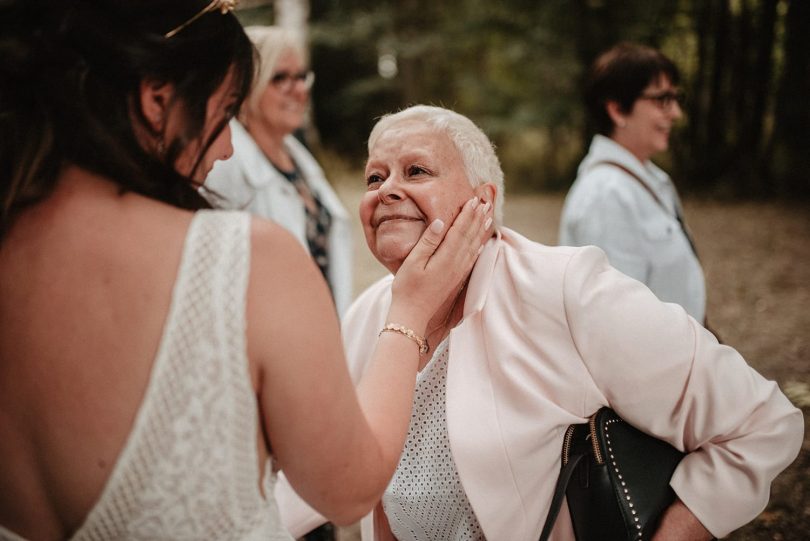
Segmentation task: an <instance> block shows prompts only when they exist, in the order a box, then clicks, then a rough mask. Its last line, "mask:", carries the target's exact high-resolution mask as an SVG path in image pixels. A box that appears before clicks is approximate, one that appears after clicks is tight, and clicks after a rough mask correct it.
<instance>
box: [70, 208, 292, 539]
mask: <svg viewBox="0 0 810 541" xmlns="http://www.w3.org/2000/svg"><path fill="white" fill-rule="evenodd" d="M249 257H250V217H249V215H248V214H246V213H241V212H224V211H200V212H198V213H197V215H196V216H195V217H194V219H193V220H192V223H191V226H190V228H189V232H188V235H187V238H186V243H185V247H184V251H183V256H182V261H181V264H180V270H179V272H178V277H177V280H176V282H175V285H174V291H173V296H172V303H171V308H170V310H169V314H168V317H167V320H166V323H165V327H164V331H163V337H162V340H161V344H160V347H159V350H158V354H157V357H156V359H155V362H154V366H153V367H152V373H151V376H150V381H149V384H148V386H147V389H146V393H145V396H144V399H143V402H142V404H141V407H140V409H139V411H138V414H137V417H136V420H135V424H134V427H133V430H132V432H131V433H130V435H129V438H128V440H127V443H126V444H125V446H124V450H123V451H122V453H121V456H120V457H119V458H118V460H117V462H116V465H115V468H114V470H113V473H112V474H111V476H110V479H109V480H108V482H107V485H106V486H105V488H104V491H103V492H102V495H101V497H100V499H99V502H98V503H97V504H96V506H95V507H94V508H93V510H92V511H91V512H90V514H89V515H88V517H87V519H86V521H85V523H84V524H83V526H82V527H81V528H80V529H79V531H77V532H76V534H75V535H74V536H73V537H72V539H74V540H81V541H85V540H109V539H128V540H130V539H131V540H140V539H143V540H146V539H149V540H161V539H173V540H178V539H188V540H191V539H195V540H196V539H234V540H237V539H238V540H246V539H263V540H275V539H279V540H280V539H284V540H291V537H290V536H289V535H288V534H287V533H286V532H285V531H284V530H283V527H282V526H281V521H280V520H279V518H278V510H277V508H276V504H275V500H274V499H273V488H272V487H273V484H274V482H275V476H274V474H272V472H271V471H270V465H269V464H268V465H267V467H268V472H267V475H266V476H265V479H264V485H263V487H264V494H265V495H266V496H262V494H261V492H260V490H259V475H260V473H259V467H258V455H257V441H256V434H257V428H256V427H257V423H258V413H257V409H258V406H257V403H256V398H255V395H254V392H253V389H252V385H251V380H250V374H249V372H248V361H247V354H246V342H245V328H246V323H245V296H246V290H247V280H248V272H249V266H250V261H249Z"/></svg>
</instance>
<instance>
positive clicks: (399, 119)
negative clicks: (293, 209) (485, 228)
mask: <svg viewBox="0 0 810 541" xmlns="http://www.w3.org/2000/svg"><path fill="white" fill-rule="evenodd" d="M403 122H421V123H424V124H425V125H427V126H429V127H431V128H433V129H434V130H436V131H438V132H441V133H445V134H447V136H448V137H449V138H450V140H451V141H452V142H453V145H454V146H455V147H456V149H457V150H458V152H459V154H460V155H461V160H462V162H463V163H464V172H465V173H466V175H467V180H468V181H469V183H470V185H471V186H472V187H473V188H475V187H476V186H480V185H482V184H485V183H487V182H491V183H493V184H494V185H495V186H496V187H497V192H498V193H497V194H495V201H493V205H494V207H495V223H496V224H498V225H501V224H502V223H503V199H504V181H503V170H502V169H501V163H500V161H499V160H498V155H497V154H495V146H494V145H493V144H492V142H491V141H490V140H489V138H488V137H487V136H486V134H484V132H483V131H481V129H480V128H479V127H478V126H476V125H475V124H474V123H473V121H472V120H470V119H469V118H467V117H466V116H464V115H461V114H459V113H456V112H455V111H451V110H449V109H445V108H443V107H435V106H432V105H414V106H412V107H408V108H407V109H403V110H402V111H399V112H397V113H392V114H390V115H385V116H383V117H382V118H380V120H379V121H378V122H377V123H376V124H375V125H374V128H372V130H371V134H370V135H369V137H368V150H369V152H371V149H372V147H373V146H374V145H375V143H376V142H377V140H378V139H379V138H380V136H381V135H382V134H383V133H385V132H386V131H387V130H389V129H391V128H392V127H394V126H395V125H397V124H400V123H403Z"/></svg>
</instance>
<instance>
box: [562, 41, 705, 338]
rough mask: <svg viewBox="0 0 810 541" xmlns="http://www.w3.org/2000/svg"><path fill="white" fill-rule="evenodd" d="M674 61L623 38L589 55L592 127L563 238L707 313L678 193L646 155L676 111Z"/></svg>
mask: <svg viewBox="0 0 810 541" xmlns="http://www.w3.org/2000/svg"><path fill="white" fill-rule="evenodd" d="M679 79H680V76H679V73H678V69H677V68H676V66H675V65H674V64H673V63H672V61H670V60H669V59H668V58H667V57H665V56H664V55H663V54H661V53H660V52H659V51H656V50H655V49H652V48H649V47H644V46H641V45H635V44H628V43H624V44H620V45H617V46H616V47H614V48H612V49H610V50H609V51H607V52H605V53H603V54H602V55H601V56H599V58H597V59H596V61H595V62H594V64H593V66H592V67H591V71H590V74H589V77H588V81H587V84H586V89H585V100H586V104H587V106H588V113H589V115H590V118H591V120H592V122H593V124H594V125H595V128H596V131H597V134H596V135H595V136H594V138H593V141H592V142H591V147H590V150H589V151H588V155H587V156H585V159H583V160H582V163H581V164H580V166H579V171H578V174H577V179H576V181H575V182H574V184H573V186H571V190H570V191H569V193H568V196H567V197H566V199H565V206H564V207H563V213H562V220H561V223H560V239H559V240H560V244H561V245H567V246H585V245H588V244H592V245H595V246H599V247H600V248H602V249H603V250H604V251H605V253H606V254H607V256H608V258H609V259H610V263H611V265H613V266H614V267H616V268H617V269H619V270H620V271H622V272H623V273H625V274H627V275H629V276H631V277H633V278H635V279H637V280H639V281H641V282H643V283H644V284H646V285H647V287H649V288H650V289H651V290H652V291H653V292H654V293H655V294H656V295H657V296H658V298H659V299H661V300H663V301H666V302H674V303H677V304H680V305H681V306H683V307H684V309H685V310H686V311H687V312H688V313H689V315H691V316H692V317H694V318H695V319H697V320H698V321H702V322H705V316H706V286H705V283H704V278H703V270H702V268H701V266H700V262H699V261H698V258H697V255H696V253H695V249H694V245H693V243H692V239H691V237H690V235H689V233H688V231H687V229H686V227H685V226H684V224H683V218H682V215H683V211H682V209H681V202H680V199H679V198H678V193H677V191H676V190H675V186H674V184H673V183H672V180H670V178H669V176H668V175H667V174H666V173H665V172H664V171H662V170H661V169H660V168H659V167H657V166H656V165H655V164H654V163H652V162H651V161H650V158H651V157H652V156H653V155H655V154H657V153H659V152H663V151H665V150H667V148H668V146H669V135H670V130H671V129H672V126H673V124H674V123H675V122H676V121H677V120H678V119H680V118H681V116H682V111H681V106H680V103H681V98H682V94H681V92H680V90H679V89H678V82H679Z"/></svg>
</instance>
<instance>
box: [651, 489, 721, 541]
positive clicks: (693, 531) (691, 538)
mask: <svg viewBox="0 0 810 541" xmlns="http://www.w3.org/2000/svg"><path fill="white" fill-rule="evenodd" d="M711 539H714V536H713V535H712V534H711V533H710V532H709V530H707V529H706V528H705V527H704V526H703V524H701V523H700V521H699V520H698V518H697V517H696V516H695V515H694V514H693V513H692V511H690V510H689V508H688V507H686V505H684V503H683V502H682V501H681V500H680V499H678V500H675V502H674V503H673V504H672V505H670V506H669V507H668V508H667V510H666V511H664V515H663V516H662V517H661V524H660V525H659V526H658V530H657V531H656V532H655V535H654V536H653V538H652V541H709V540H711Z"/></svg>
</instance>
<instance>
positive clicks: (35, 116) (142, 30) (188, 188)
mask: <svg viewBox="0 0 810 541" xmlns="http://www.w3.org/2000/svg"><path fill="white" fill-rule="evenodd" d="M209 3H210V0H171V1H169V2H167V1H165V0H73V1H71V2H50V1H47V0H5V1H3V2H2V3H0V205H2V206H0V239H2V238H3V236H4V234H5V233H6V232H7V230H8V228H9V227H10V226H11V223H12V221H13V219H14V217H15V216H16V215H17V214H18V213H19V212H20V211H21V210H22V209H24V208H25V207H27V206H30V205H32V204H34V203H36V202H38V201H40V200H42V199H44V198H45V197H47V196H48V195H49V194H50V193H51V191H52V190H53V187H54V185H55V183H56V180H57V178H58V176H59V172H60V170H61V169H62V168H63V167H64V166H65V165H69V164H75V165H78V166H80V167H83V168H85V169H87V170H89V171H92V172H94V173H97V174H100V175H103V176H106V177H108V178H110V179H111V180H112V181H113V182H115V183H117V184H118V185H119V186H120V187H121V189H122V190H123V191H132V192H136V193H140V194H142V195H145V196H147V197H151V198H153V199H157V200H160V201H164V202H166V203H169V204H172V205H175V206H178V207H182V208H190V209H193V208H203V207H205V206H207V204H206V202H205V200H204V199H203V198H202V197H201V196H200V194H199V193H198V190H197V188H198V186H197V185H196V184H195V183H194V182H193V181H192V180H191V179H190V178H188V177H186V176H184V175H181V174H179V173H177V172H176V171H175V169H174V167H173V164H174V162H175V160H176V158H177V156H178V155H179V154H180V153H181V152H182V151H183V149H184V148H185V147H186V146H188V145H189V144H190V143H191V142H192V141H194V140H199V137H201V136H202V133H203V129H204V127H205V118H206V106H207V103H208V99H209V98H210V97H211V96H212V95H213V94H214V92H216V90H217V89H218V88H219V86H220V85H221V84H222V82H223V81H224V80H225V79H226V77H227V76H228V74H229V73H231V72H232V73H233V75H234V77H233V88H232V92H233V93H235V94H236V95H237V96H238V99H237V103H236V104H235V107H234V112H235V111H236V110H237V108H238V107H239V105H241V103H242V101H243V100H244V98H245V96H247V93H248V91H249V89H250V85H251V81H252V78H253V54H254V49H253V46H252V44H251V43H250V40H249V39H248V37H247V36H246V35H245V32H244V30H243V29H242V26H241V24H240V23H239V21H238V20H237V19H236V17H234V15H233V14H232V13H228V14H224V15H223V14H222V13H220V12H219V11H218V10H215V11H212V12H210V13H206V14H204V15H202V16H201V17H199V18H198V19H196V20H194V22H193V23H191V24H189V25H188V26H186V27H184V28H183V29H182V30H181V31H179V32H178V33H177V34H175V35H173V36H171V37H170V38H166V37H165V35H166V34H167V32H169V31H170V30H172V29H173V28H175V27H177V26H178V25H180V24H182V23H183V22H185V21H188V20H189V19H190V18H192V17H193V16H194V15H195V14H197V13H199V12H200V11H202V10H203V9H204V8H205V7H206V6H207V5H208V4H209ZM144 80H153V81H156V82H160V83H171V84H172V85H173V86H174V89H175V96H176V98H177V99H176V100H173V102H172V104H171V106H172V107H176V110H177V111H178V112H179V114H181V115H182V118H184V127H183V133H181V134H180V135H179V136H178V137H177V138H175V139H174V140H171V141H166V145H165V146H166V150H165V153H163V154H162V155H161V156H156V155H154V154H155V153H154V152H149V151H147V150H146V149H144V148H143V147H142V145H141V144H140V143H139V141H138V138H137V136H136V129H135V125H136V124H140V125H141V128H144V129H147V130H148V131H149V132H151V131H152V130H151V128H149V126H148V124H147V123H146V121H145V117H144V115H143V113H142V111H141V108H140V99H139V96H140V85H141V82H142V81H144ZM227 121H228V118H227V117H226V118H225V119H224V120H223V121H222V122H221V123H220V125H219V126H216V127H215V129H214V130H213V134H212V135H211V136H210V137H209V138H208V140H205V141H202V149H201V151H200V155H199V156H198V157H197V159H196V163H195V166H194V167H195V168H196V167H198V166H199V163H200V162H201V160H202V158H203V155H204V153H205V151H206V150H207V149H208V147H209V146H210V145H211V143H212V142H213V141H214V139H215V138H216V137H217V136H218V135H219V134H220V133H221V132H222V130H223V129H225V126H226V123H227ZM192 173H193V172H192Z"/></svg>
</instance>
